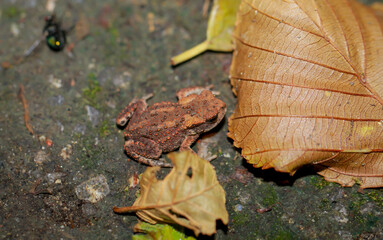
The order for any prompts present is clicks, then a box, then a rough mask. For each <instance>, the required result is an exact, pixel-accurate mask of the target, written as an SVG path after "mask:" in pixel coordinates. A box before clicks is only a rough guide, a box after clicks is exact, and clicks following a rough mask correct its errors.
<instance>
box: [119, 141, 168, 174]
mask: <svg viewBox="0 0 383 240" xmlns="http://www.w3.org/2000/svg"><path fill="white" fill-rule="evenodd" d="M124 149H125V151H126V153H127V154H128V156H130V157H131V158H133V159H135V160H136V161H138V162H140V163H143V164H146V165H149V166H160V167H172V164H170V163H167V162H164V161H161V160H160V159H159V158H160V157H161V154H162V150H161V149H160V147H159V145H158V144H157V143H156V142H154V141H153V140H150V139H147V138H143V139H140V140H139V141H138V140H133V139H129V140H127V141H126V142H125V146H124Z"/></svg>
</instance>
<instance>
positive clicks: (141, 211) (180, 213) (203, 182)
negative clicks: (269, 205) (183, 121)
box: [113, 151, 228, 236]
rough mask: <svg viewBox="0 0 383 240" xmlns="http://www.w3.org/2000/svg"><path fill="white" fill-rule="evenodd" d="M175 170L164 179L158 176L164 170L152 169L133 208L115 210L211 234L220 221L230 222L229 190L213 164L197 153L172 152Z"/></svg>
mask: <svg viewBox="0 0 383 240" xmlns="http://www.w3.org/2000/svg"><path fill="white" fill-rule="evenodd" d="M168 156H169V158H170V159H171V160H172V163H173V165H174V168H173V169H172V170H171V171H170V173H169V174H168V175H167V176H166V177H165V178H164V179H163V180H158V179H157V178H156V173H157V172H158V171H159V170H160V167H148V168H147V169H146V171H145V172H144V173H143V175H142V179H141V180H140V186H141V195H140V197H139V198H138V199H137V200H136V201H135V202H134V204H133V206H131V207H121V208H116V207H115V208H114V209H113V210H114V211H115V212H117V213H124V212H129V211H137V215H138V216H139V217H140V218H141V219H142V220H144V221H146V222H148V223H151V224H155V223H157V222H164V223H176V224H179V225H181V226H184V227H186V228H189V229H191V230H193V231H194V233H195V234H196V235H197V236H198V235H199V234H200V233H202V234H205V235H211V234H213V233H215V232H216V220H217V219H221V220H222V222H223V223H224V224H227V223H228V213H227V211H226V208H225V201H226V199H225V191H224V190H223V188H222V187H221V185H219V182H218V181H217V177H216V173H215V170H214V169H213V167H212V165H211V164H210V163H209V162H208V161H206V160H204V159H201V158H199V157H198V156H197V155H196V154H195V153H192V152H190V151H184V152H181V153H170V154H169V155H168Z"/></svg>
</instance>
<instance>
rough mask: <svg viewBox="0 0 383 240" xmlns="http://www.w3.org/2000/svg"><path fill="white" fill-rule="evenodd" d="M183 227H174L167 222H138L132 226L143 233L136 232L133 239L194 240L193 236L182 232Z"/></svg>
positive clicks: (135, 230)
mask: <svg viewBox="0 0 383 240" xmlns="http://www.w3.org/2000/svg"><path fill="white" fill-rule="evenodd" d="M182 230H183V228H181V227H179V229H175V228H174V227H173V226H170V225H167V224H154V225H153V224H150V223H146V222H139V223H137V224H136V225H135V226H134V232H140V233H145V234H136V235H134V236H133V237H132V239H133V240H162V239H163V240H173V239H174V240H176V239H177V240H195V238H194V237H191V236H186V235H185V234H184V233H183V232H182Z"/></svg>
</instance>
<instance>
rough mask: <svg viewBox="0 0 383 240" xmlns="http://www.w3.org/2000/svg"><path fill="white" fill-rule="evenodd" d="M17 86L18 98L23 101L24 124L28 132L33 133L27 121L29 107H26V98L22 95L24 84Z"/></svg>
mask: <svg viewBox="0 0 383 240" xmlns="http://www.w3.org/2000/svg"><path fill="white" fill-rule="evenodd" d="M19 87H20V88H19V94H18V95H17V96H18V97H19V98H20V100H21V102H22V103H23V107H24V122H25V126H26V127H27V129H28V132H30V133H31V134H32V135H33V134H34V132H33V128H32V125H31V124H30V123H29V109H28V102H27V99H26V98H25V95H24V85H22V84H20V85H19Z"/></svg>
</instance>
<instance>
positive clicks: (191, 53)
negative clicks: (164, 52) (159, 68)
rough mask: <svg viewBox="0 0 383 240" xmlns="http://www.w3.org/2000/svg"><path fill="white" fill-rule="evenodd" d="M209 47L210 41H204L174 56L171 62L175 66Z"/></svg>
mask: <svg viewBox="0 0 383 240" xmlns="http://www.w3.org/2000/svg"><path fill="white" fill-rule="evenodd" d="M208 49H209V41H207V40H206V41H204V42H202V43H200V44H198V45H197V46H194V47H193V48H191V49H189V50H187V51H185V52H183V53H181V54H179V55H177V56H175V57H173V58H171V59H170V62H171V64H172V65H173V66H175V65H178V64H180V63H183V62H185V61H187V60H189V59H191V58H193V57H195V56H197V55H199V54H201V53H203V52H205V51H206V50H208Z"/></svg>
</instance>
